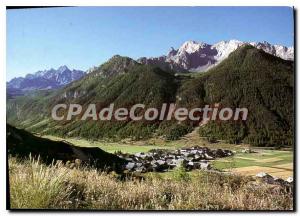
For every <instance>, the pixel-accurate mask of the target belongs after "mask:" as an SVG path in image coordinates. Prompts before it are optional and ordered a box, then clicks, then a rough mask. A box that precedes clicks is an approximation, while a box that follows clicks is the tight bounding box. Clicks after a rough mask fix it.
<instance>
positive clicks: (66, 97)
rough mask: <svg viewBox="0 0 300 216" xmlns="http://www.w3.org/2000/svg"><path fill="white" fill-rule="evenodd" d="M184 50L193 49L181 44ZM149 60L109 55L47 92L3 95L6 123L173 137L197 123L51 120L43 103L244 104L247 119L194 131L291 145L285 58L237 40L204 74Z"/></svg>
mask: <svg viewBox="0 0 300 216" xmlns="http://www.w3.org/2000/svg"><path fill="white" fill-rule="evenodd" d="M203 46H204V45H203ZM199 47H200V46H199ZM201 49H202V48H201ZM207 49H208V48H207ZM186 50H188V51H190V53H193V52H194V51H193V49H192V48H191V49H190V48H188V46H187V47H186ZM208 50H211V49H210V48H209V49H208ZM176 52H179V51H176ZM174 55H175V52H174ZM216 56H217V55H216ZM222 56H223V57H224V56H225V54H224V55H222ZM219 58H220V59H221V57H219ZM157 66H158V65H156V64H154V65H152V64H142V63H140V62H139V61H136V60H133V59H131V58H129V57H122V56H119V55H116V56H114V57H112V58H111V59H109V60H108V61H107V62H105V63H104V64H102V65H100V66H98V67H95V68H94V69H93V70H92V71H91V72H89V73H88V74H86V75H85V76H83V77H82V78H81V79H79V80H76V81H73V82H71V83H70V84H68V85H66V86H64V87H62V88H59V89H57V90H55V91H51V92H45V91H40V92H38V93H37V94H34V95H25V96H21V97H16V98H14V99H8V101H7V122H8V123H10V124H12V125H14V126H18V127H21V128H25V129H27V130H30V131H32V132H38V133H42V134H52V135H57V136H62V137H64V136H71V137H85V138H88V139H102V138H110V139H122V138H127V137H131V138H133V139H146V138H149V137H152V136H163V137H165V138H166V139H178V138H179V137H181V136H183V135H184V134H186V133H188V132H190V131H192V130H193V128H194V127H197V125H199V122H192V121H189V120H187V121H184V122H181V123H180V124H178V122H177V121H175V120H174V121H159V120H154V121H150V122H149V121H139V122H134V121H131V120H130V119H128V120H127V121H105V122H103V121H92V120H87V121H80V120H79V119H77V118H74V119H72V120H64V121H54V120H53V119H52V118H51V109H52V107H53V106H54V105H56V104H59V103H66V104H69V103H76V104H80V105H81V106H83V110H85V108H86V107H87V106H88V104H90V103H95V104H97V112H98V111H99V109H100V108H104V107H107V106H108V105H109V104H110V103H114V104H115V109H116V108H118V107H130V106H132V105H134V104H137V103H142V104H145V106H146V108H147V107H157V108H158V109H160V108H161V104H162V103H175V104H177V105H178V106H179V107H186V108H193V107H203V106H204V105H206V104H215V103H219V104H222V105H223V106H225V107H232V108H236V107H247V108H248V110H249V117H248V119H247V121H245V122H243V121H242V122H222V123H217V124H216V123H215V122H209V123H208V124H206V125H205V126H204V127H200V128H199V135H200V136H203V137H213V138H216V139H224V140H227V141H228V142H230V143H240V142H247V143H252V144H253V145H258V146H282V145H291V144H292V143H293V127H294V126H293V116H294V110H293V92H294V74H293V70H294V62H293V61H290V60H284V59H282V58H279V57H277V56H275V55H274V54H272V55H271V54H269V53H268V52H265V51H264V50H262V49H258V48H256V47H254V46H252V45H248V44H244V45H241V46H240V47H238V48H237V49H236V50H234V51H232V52H231V53H230V54H229V55H228V57H227V58H226V57H225V58H224V60H222V61H221V62H220V63H217V64H215V67H213V68H211V69H210V70H209V71H207V72H205V73H199V74H190V73H187V74H175V73H174V70H170V69H168V68H163V67H157ZM61 114H63V112H62V113H61Z"/></svg>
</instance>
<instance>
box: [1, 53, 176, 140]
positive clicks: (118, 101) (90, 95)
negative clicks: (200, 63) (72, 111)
mask: <svg viewBox="0 0 300 216" xmlns="http://www.w3.org/2000/svg"><path fill="white" fill-rule="evenodd" d="M108 71H113V73H109V72H108ZM104 74H105V75H104ZM107 74H110V75H109V76H108V75H107ZM180 79H181V78H177V77H175V76H174V74H172V73H169V72H165V71H162V70H161V69H159V68H156V67H153V66H148V65H141V64H138V63H137V62H135V61H134V60H132V59H131V60H130V59H129V58H127V57H120V56H114V57H113V58H112V59H111V60H109V61H108V62H107V63H105V64H103V65H102V66H100V67H99V68H97V69H96V70H95V71H93V72H92V73H90V74H88V75H87V76H85V77H84V78H82V79H81V80H78V81H75V82H73V83H71V84H70V85H68V86H66V87H65V88H63V89H61V90H58V91H57V92H56V94H55V95H51V96H50V97H45V98H37V97H33V98H30V97H19V98H17V99H15V100H14V101H12V100H10V101H9V102H8V111H7V113H8V122H11V123H13V124H16V125H19V126H21V127H24V128H28V129H29V130H31V131H35V132H39V133H50V134H56V135H59V136H82V137H86V138H89V139H98V138H104V137H109V138H115V137H116V138H117V137H121V138H123V137H129V136H131V137H134V138H137V139H140V138H146V137H149V136H151V134H152V133H153V132H154V131H155V129H156V128H157V127H158V125H159V123H158V122H128V121H124V122H117V121H105V122H100V121H77V120H76V119H74V121H64V122H55V121H53V120H51V119H50V118H51V116H50V113H51V108H52V107H53V106H54V105H55V104H58V103H78V104H81V105H82V106H83V107H86V106H87V105H88V104H90V103H96V104H97V105H98V107H99V109H100V108H104V107H107V106H109V104H110V103H114V104H115V108H117V107H131V106H132V105H134V104H137V103H142V104H145V105H146V106H147V107H161V104H162V103H171V102H175V101H176V98H175V97H176V94H175V93H176V91H177V88H178V86H179V84H180ZM26 101H28V102H29V103H27V102H26ZM32 106H35V107H32ZM16 110H23V111H25V113H26V115H25V117H23V116H20V115H16V114H14V112H15V111H16ZM39 111H42V112H41V114H39ZM40 116H43V117H41V118H40ZM42 119H44V120H43V121H42V123H40V122H41V120H42ZM45 119H46V120H45Z"/></svg>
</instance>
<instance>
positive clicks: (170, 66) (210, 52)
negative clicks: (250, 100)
mask: <svg viewBox="0 0 300 216" xmlns="http://www.w3.org/2000/svg"><path fill="white" fill-rule="evenodd" d="M243 45H252V46H254V47H256V48H258V49H262V50H263V51H265V52H267V53H269V54H271V55H274V56H277V57H280V58H282V59H285V60H293V59H294V48H293V47H285V46H282V45H272V44H270V43H268V42H266V41H264V42H251V43H248V42H242V41H238V40H229V41H220V42H218V43H216V44H213V45H210V44H207V43H203V42H196V41H186V42H185V43H183V44H182V45H181V46H180V47H179V48H178V49H174V48H173V47H172V48H171V50H170V51H169V52H168V53H167V55H163V56H159V57H152V58H146V57H142V58H139V59H138V60H137V61H138V62H140V63H142V64H150V65H156V66H159V67H161V68H162V69H164V70H166V69H167V70H174V71H175V72H203V71H207V70H208V69H210V68H212V67H214V66H216V65H217V64H219V63H220V62H222V61H223V60H224V59H226V58H227V57H228V56H229V54H230V53H232V52H233V51H235V50H236V49H237V48H239V47H241V46H243Z"/></svg>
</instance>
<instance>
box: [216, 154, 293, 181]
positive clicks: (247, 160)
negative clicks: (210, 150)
mask: <svg viewBox="0 0 300 216" xmlns="http://www.w3.org/2000/svg"><path fill="white" fill-rule="evenodd" d="M213 166H214V167H216V168H218V169H220V170H225V171H230V172H235V173H239V174H243V175H256V174H257V173H259V172H266V173H269V174H270V175H273V176H277V177H281V178H284V179H286V178H288V177H289V176H293V152H292V151H279V150H261V149H259V150H256V153H251V154H249V153H241V152H239V153H237V154H235V156H234V157H228V158H223V159H219V160H216V161H214V162H213Z"/></svg>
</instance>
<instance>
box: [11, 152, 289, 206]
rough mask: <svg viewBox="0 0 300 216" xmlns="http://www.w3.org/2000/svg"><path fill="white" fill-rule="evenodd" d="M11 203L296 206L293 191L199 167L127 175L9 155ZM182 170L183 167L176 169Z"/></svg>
mask: <svg viewBox="0 0 300 216" xmlns="http://www.w3.org/2000/svg"><path fill="white" fill-rule="evenodd" d="M9 166H10V170H9V179H10V196H11V197H10V200H11V208H13V209H16V208H25V209H26V208H37V209H39V208H42V209H48V208H59V209H106V210H109V209H113V210H120V209H123V210H144V209H149V210H150V209H152V210H153V209H154V210H162V209H169V210H184V209H185V210H193V209H196V210H197V209H198V210H291V209H292V208H293V206H292V205H293V200H292V197H293V195H292V193H291V192H287V191H285V190H283V189H282V188H278V187H270V186H269V185H265V184H255V182H253V181H252V180H251V179H250V178H246V177H241V176H225V175H220V174H216V173H204V172H199V173H196V174H193V176H190V177H189V178H187V175H189V174H187V173H178V172H183V171H182V170H178V171H175V174H174V175H175V176H176V178H175V177H172V176H171V177H167V178H162V177H161V176H160V175H155V174H154V175H149V176H148V175H147V178H146V179H145V180H126V181H124V180H123V181H121V180H119V178H118V177H117V175H116V174H106V173H100V172H97V170H95V169H88V168H75V169H69V168H67V167H65V166H64V165H62V164H55V165H52V166H45V165H43V164H41V163H39V162H38V161H34V160H31V161H23V162H18V161H16V159H14V158H10V159H9ZM176 172H177V173H176Z"/></svg>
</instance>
